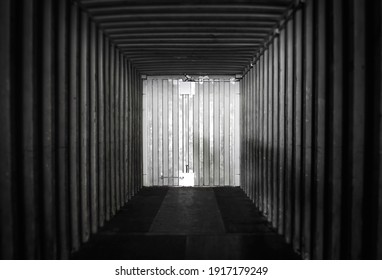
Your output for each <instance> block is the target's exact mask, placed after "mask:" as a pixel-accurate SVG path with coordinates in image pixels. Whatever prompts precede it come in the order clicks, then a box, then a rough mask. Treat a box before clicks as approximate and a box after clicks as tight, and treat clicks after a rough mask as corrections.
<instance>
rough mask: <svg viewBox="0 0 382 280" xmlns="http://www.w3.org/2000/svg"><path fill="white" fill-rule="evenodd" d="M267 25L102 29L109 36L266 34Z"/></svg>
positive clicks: (267, 30) (267, 31)
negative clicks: (146, 34)
mask: <svg viewBox="0 0 382 280" xmlns="http://www.w3.org/2000/svg"><path fill="white" fill-rule="evenodd" d="M269 30H270V29H269V27H229V26H217V27H213V26H210V27H208V26H194V27H191V26H186V27H184V26H183V27H182V26H174V25H171V26H167V27H166V26H165V27H162V26H159V27H158V26H150V27H147V26H141V27H120V28H108V29H104V31H105V33H106V34H108V35H109V36H110V37H112V36H123V35H125V34H137V35H140V34H145V33H149V34H157V33H165V34H172V33H175V34H176V33H181V34H184V33H187V34H194V33H231V34H232V33H235V34H238V35H240V34H241V33H243V34H259V35H260V34H262V35H267V34H268V33H269Z"/></svg>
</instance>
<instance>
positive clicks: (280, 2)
mask: <svg viewBox="0 0 382 280" xmlns="http://www.w3.org/2000/svg"><path fill="white" fill-rule="evenodd" d="M78 2H80V3H81V5H82V6H83V7H86V8H87V9H92V8H97V7H110V6H122V5H129V6H142V5H147V6H154V5H166V6H169V5H179V6H189V5H231V4H232V3H233V1H232V0H192V1H190V0H185V1H179V0H144V1H143V0H107V1H105V0H78ZM290 2H291V0H241V1H235V2H234V3H235V4H236V3H237V4H238V5H265V6H273V7H282V6H284V7H287V6H288V4H289V3H290Z"/></svg>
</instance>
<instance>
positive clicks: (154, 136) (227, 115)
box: [143, 76, 240, 186]
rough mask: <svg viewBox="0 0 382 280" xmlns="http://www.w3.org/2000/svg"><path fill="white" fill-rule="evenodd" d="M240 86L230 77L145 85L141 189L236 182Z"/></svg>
mask: <svg viewBox="0 0 382 280" xmlns="http://www.w3.org/2000/svg"><path fill="white" fill-rule="evenodd" d="M239 98H240V96H239V83H238V82H235V81H234V79H233V78H232V77H222V76H219V77H210V78H208V79H203V80H200V81H198V82H184V81H183V80H182V78H181V77H175V76H169V77H148V78H147V79H146V80H144V81H143V103H144V106H143V131H144V133H143V156H144V159H143V183H144V186H179V185H183V183H184V181H182V180H184V178H185V177H190V176H187V175H190V174H189V173H192V176H191V177H193V178H192V179H193V184H192V185H195V186H238V185H239V182H240V166H239V164H240V160H239V150H240V139H239V135H240V131H239V127H240V125H239V116H240V112H239Z"/></svg>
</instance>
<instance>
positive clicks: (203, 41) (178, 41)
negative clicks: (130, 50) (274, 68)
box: [113, 38, 264, 46]
mask: <svg viewBox="0 0 382 280" xmlns="http://www.w3.org/2000/svg"><path fill="white" fill-rule="evenodd" d="M263 41H264V40H263V39H261V38H164V39H162V38H142V39H116V40H113V42H114V44H116V45H120V46H131V45H155V46H157V45H158V46H165V45H169V46H171V45H177V46H180V45H190V44H191V45H192V46H197V45H203V46H204V45H216V44H218V45H228V46H254V45H255V46H256V45H259V44H260V43H262V42H263Z"/></svg>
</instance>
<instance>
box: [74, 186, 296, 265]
mask: <svg viewBox="0 0 382 280" xmlns="http://www.w3.org/2000/svg"><path fill="white" fill-rule="evenodd" d="M72 259H136V260H139V259H154V260H155V259H299V256H298V255H297V254H295V253H294V252H293V251H292V248H291V247H290V246H289V245H288V244H286V243H285V242H284V240H283V238H282V237H281V236H279V235H277V234H276V233H275V232H274V231H273V230H271V229H270V228H269V226H268V224H267V222H266V220H265V218H264V217H262V216H261V215H260V213H259V212H258V211H257V210H256V208H255V207H254V205H253V204H252V203H251V201H250V200H249V199H248V198H247V197H246V195H245V194H244V192H243V191H242V190H241V189H240V188H229V187H218V188H166V187H160V188H144V189H142V190H141V191H140V192H139V193H138V194H137V195H136V196H135V197H134V198H133V199H132V200H131V201H130V202H129V203H128V205H127V206H125V207H124V208H122V209H121V210H120V212H119V213H118V214H117V215H116V216H115V217H114V218H113V219H112V220H111V221H110V222H108V223H107V224H106V225H105V227H104V228H102V229H101V230H100V232H99V233H98V234H96V235H94V236H92V238H91V239H90V241H89V242H88V243H86V244H84V245H83V246H82V247H81V249H80V251H79V252H77V253H75V254H73V255H72Z"/></svg>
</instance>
